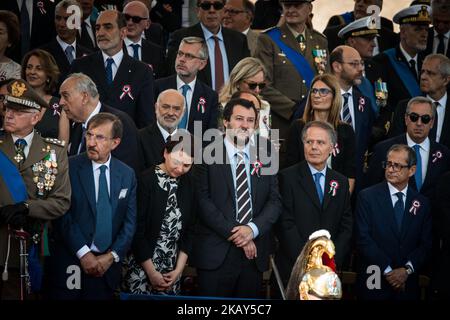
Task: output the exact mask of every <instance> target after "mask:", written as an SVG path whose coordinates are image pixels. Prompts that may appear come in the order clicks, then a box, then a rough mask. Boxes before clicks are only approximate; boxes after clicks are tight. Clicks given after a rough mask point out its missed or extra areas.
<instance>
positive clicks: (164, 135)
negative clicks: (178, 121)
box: [156, 121, 178, 141]
mask: <svg viewBox="0 0 450 320" xmlns="http://www.w3.org/2000/svg"><path fill="white" fill-rule="evenodd" d="M156 125H157V126H158V128H159V131H160V132H161V134H162V136H163V138H164V141H167V138H168V137H169V136H171V135H174V134H175V133H176V132H177V130H178V129H175V130H174V131H173V132H172V134H170V133H169V132H168V131H167V130H166V129H164V128H163V127H162V126H161V125H160V124H159V122H158V121H156Z"/></svg>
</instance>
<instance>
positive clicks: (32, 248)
mask: <svg viewBox="0 0 450 320" xmlns="http://www.w3.org/2000/svg"><path fill="white" fill-rule="evenodd" d="M3 103H4V106H5V118H4V129H5V132H6V134H5V135H4V136H3V137H1V138H0V268H1V270H3V275H2V281H0V300H3V299H19V298H23V299H24V298H27V295H26V294H24V292H27V291H26V290H28V288H32V289H33V292H38V291H39V289H40V288H39V286H40V281H41V280H42V275H39V274H38V275H37V277H32V278H31V284H30V282H29V281H28V277H22V278H21V277H20V273H19V267H20V263H19V240H18V239H17V235H18V231H17V230H20V231H19V232H21V231H23V230H24V231H26V233H27V234H29V238H27V244H28V250H29V252H30V256H29V257H28V266H29V268H35V269H34V270H37V271H40V270H42V269H41V268H40V265H39V257H38V256H37V254H36V255H34V256H33V257H34V259H31V258H32V255H31V253H37V252H39V251H40V250H41V248H43V249H44V254H45V251H46V250H45V249H46V248H47V244H48V243H47V228H46V224H45V222H46V221H48V220H52V219H55V218H57V217H59V216H61V215H63V214H64V213H65V212H66V211H67V210H68V209H69V206H70V195H71V188H70V183H69V175H68V160H67V149H66V148H65V146H64V143H63V142H60V141H58V140H56V139H49V138H47V139H45V138H42V137H41V136H40V135H39V134H37V133H36V132H35V131H34V126H35V125H36V123H37V122H38V121H39V112H40V110H41V108H43V107H48V106H47V104H46V103H45V101H43V100H42V99H41V98H40V97H39V96H38V95H37V94H36V92H35V91H34V90H33V89H32V88H31V87H30V86H29V84H28V83H26V82H25V81H23V80H13V81H12V82H10V83H9V84H8V86H7V93H6V94H5V95H4V101H3ZM22 234H24V233H23V232H22ZM23 262H24V261H22V267H23V266H24V263H23ZM20 270H21V273H22V274H26V273H27V272H26V271H27V270H25V269H23V268H20ZM33 275H34V273H33ZM27 283H28V285H27ZM21 287H22V289H25V290H21Z"/></svg>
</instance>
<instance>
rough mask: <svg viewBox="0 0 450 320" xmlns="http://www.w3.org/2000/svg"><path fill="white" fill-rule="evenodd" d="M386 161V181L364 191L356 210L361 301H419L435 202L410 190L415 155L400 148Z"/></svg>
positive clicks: (386, 155)
mask: <svg viewBox="0 0 450 320" xmlns="http://www.w3.org/2000/svg"><path fill="white" fill-rule="evenodd" d="M385 157H386V162H384V165H383V167H384V168H385V169H384V176H385V179H386V181H383V182H381V183H379V184H376V185H374V186H372V187H370V188H367V189H364V190H362V191H361V192H360V193H359V195H358V201H357V205H356V216H355V219H356V244H357V248H358V252H359V255H358V257H359V260H360V268H359V273H358V278H357V284H358V285H357V288H358V297H359V298H361V299H365V300H418V299H419V297H420V289H419V274H420V273H421V272H422V271H423V269H424V266H425V265H426V263H427V262H428V261H429V257H430V251H431V247H432V234H431V224H432V222H431V212H430V204H429V203H430V202H429V200H428V199H427V198H426V197H425V196H423V195H422V194H420V193H419V192H418V191H417V190H416V189H415V188H414V187H412V186H411V179H414V178H413V177H414V174H415V172H416V170H417V168H416V153H415V152H414V150H413V149H412V148H410V147H408V146H407V145H404V144H395V145H393V146H391V147H390V148H389V149H388V151H387V154H385ZM419 170H420V169H419ZM374 266H375V267H377V268H378V273H377V272H376V271H375V273H374V270H377V269H374ZM377 276H378V277H377ZM380 276H381V279H380ZM376 277H377V278H376ZM371 283H374V284H375V283H376V284H378V285H379V287H376V288H373V287H371V286H370V284H371Z"/></svg>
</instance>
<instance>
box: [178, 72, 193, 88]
mask: <svg viewBox="0 0 450 320" xmlns="http://www.w3.org/2000/svg"><path fill="white" fill-rule="evenodd" d="M196 81H197V77H195V78H194V80H192V81H191V82H189V83H184V82H183V80H181V79H180V77H179V76H178V75H177V89H178V90H181V87H182V86H184V85H185V84H187V85H188V86H189V88H191V91H192V92H194V88H195V82H196Z"/></svg>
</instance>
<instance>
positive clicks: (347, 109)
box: [342, 92, 352, 125]
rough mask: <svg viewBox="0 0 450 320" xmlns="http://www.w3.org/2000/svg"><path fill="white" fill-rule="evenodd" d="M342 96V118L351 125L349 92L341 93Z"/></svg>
mask: <svg viewBox="0 0 450 320" xmlns="http://www.w3.org/2000/svg"><path fill="white" fill-rule="evenodd" d="M342 97H344V105H343V106H342V120H343V121H344V122H346V123H348V124H349V125H352V115H351V114H350V107H349V106H348V98H349V97H350V93H348V92H346V93H344V94H343V95H342Z"/></svg>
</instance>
